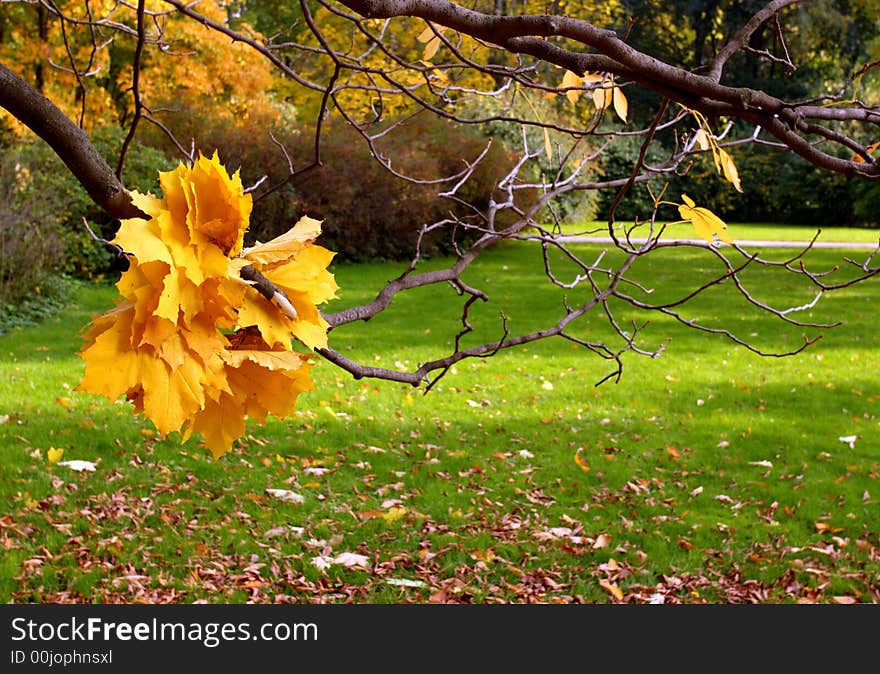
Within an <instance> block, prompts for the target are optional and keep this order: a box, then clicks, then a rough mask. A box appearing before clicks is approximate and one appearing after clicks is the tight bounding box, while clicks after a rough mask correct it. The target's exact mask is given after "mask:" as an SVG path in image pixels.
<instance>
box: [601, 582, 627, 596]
mask: <svg viewBox="0 0 880 674" xmlns="http://www.w3.org/2000/svg"><path fill="white" fill-rule="evenodd" d="M599 587H601V588H602V589H603V590H605V591H606V592H607V593H608V594H610V595H611V596H612V597H614V598H615V599H616V600H617V601H623V591H622V590H621V589H620V588H619V587H618V586H617V583H612V582H610V581H607V580H605V579H604V578H601V579H599Z"/></svg>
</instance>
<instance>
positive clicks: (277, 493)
mask: <svg viewBox="0 0 880 674" xmlns="http://www.w3.org/2000/svg"><path fill="white" fill-rule="evenodd" d="M266 493H267V494H269V496H271V497H272V498H277V499H278V500H279V501H284V502H286V503H303V502H304V501H305V500H306V499H305V497H304V496H302V495H301V494H297V493H296V492H293V491H290V490H289V489H266Z"/></svg>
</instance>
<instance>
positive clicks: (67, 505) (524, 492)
mask: <svg viewBox="0 0 880 674" xmlns="http://www.w3.org/2000/svg"><path fill="white" fill-rule="evenodd" d="M733 233H734V236H735V237H739V236H740V235H739V234H738V233H736V231H735V230H734V232H733ZM749 236H750V237H751V235H749ZM740 238H743V237H740ZM755 238H758V237H755ZM581 250H583V251H585V252H587V253H588V254H589V255H594V254H595V252H597V251H598V247H593V248H590V247H588V246H584V247H583V248H581ZM842 254H845V253H841V252H840V251H829V250H820V251H813V252H812V253H811V254H810V255H809V257H808V263H809V265H810V266H811V267H814V268H816V269H820V268H826V267H831V266H833V265H834V264H835V262H838V261H839V259H840V257H841V255H842ZM611 255H612V254H609V256H611ZM862 255H864V253H862ZM651 258H652V259H650V260H645V261H644V263H640V264H639V265H637V267H636V268H635V269H634V274H635V275H636V276H637V278H638V279H639V280H640V281H642V283H644V284H647V285H649V286H654V287H656V288H657V291H656V293H655V295H656V296H663V297H667V296H668V297H675V296H679V295H682V294H684V293H685V292H687V291H688V289H690V288H692V287H693V286H694V285H695V284H697V283H699V279H700V278H703V276H704V274H705V273H706V272H707V271H709V270H711V269H714V268H715V262H714V261H713V258H712V257H711V254H709V253H708V252H707V251H700V250H696V249H676V250H670V251H664V252H663V255H662V257H661V256H656V257H654V256H651ZM652 260H654V261H652ZM399 271H400V269H399V268H398V267H396V266H394V265H357V266H340V267H339V268H337V269H336V270H335V273H336V275H337V280H338V282H339V284H340V286H341V291H340V299H339V300H337V301H336V303H335V305H334V306H332V307H329V309H330V310H333V309H336V308H341V307H343V306H346V305H349V304H354V303H358V302H361V301H364V300H366V299H369V298H371V297H372V295H373V294H374V293H375V292H376V290H377V289H378V288H379V287H380V286H381V284H382V283H383V282H384V281H385V280H387V279H390V278H393V277H394V276H396V275H397V274H398V273H399ZM560 273H563V274H564V270H562V269H560ZM467 280H468V282H470V283H471V284H473V285H478V286H479V287H481V288H483V289H485V290H486V291H487V292H488V293H489V295H490V296H491V298H492V302H491V303H489V304H487V305H481V306H480V307H478V310H476V311H474V312H473V314H472V319H473V322H474V324H475V326H476V330H475V334H474V335H473V336H470V337H469V338H468V340H469V341H468V343H475V342H476V340H478V339H483V338H488V339H495V338H498V337H499V336H500V334H501V330H502V322H501V318H500V316H499V309H500V308H502V307H503V309H504V312H505V315H506V316H507V320H508V323H509V327H510V329H511V331H512V333H513V334H516V333H518V332H521V331H524V330H531V329H535V328H537V327H541V326H544V325H548V324H550V323H552V322H554V321H555V320H556V319H557V318H558V317H559V315H560V313H559V312H560V306H561V301H562V294H561V292H560V291H559V290H558V289H555V288H553V287H552V286H550V285H549V284H548V283H547V282H546V279H545V278H544V277H543V275H542V267H541V264H540V257H539V255H538V250H537V247H535V246H531V245H528V244H517V245H508V246H503V247H501V248H499V249H498V250H496V251H493V252H492V253H491V254H490V255H487V256H486V257H485V259H484V260H482V261H481V262H480V263H479V264H478V265H477V266H476V267H474V268H473V269H471V270H470V271H469V272H468V276H467ZM747 280H748V281H749V282H751V283H752V284H753V285H754V287H755V288H756V294H757V295H758V296H759V297H760V298H761V299H763V300H771V299H773V300H776V301H779V302H780V303H781V304H784V305H800V304H804V303H806V302H808V301H809V300H811V299H812V291H811V290H809V289H807V288H804V287H802V286H800V285H798V284H794V283H792V281H791V280H790V279H786V278H785V277H783V276H782V275H780V274H773V273H766V274H764V273H763V272H762V270H756V271H754V272H752V273H751V274H750V275H749V276H748V278H747ZM114 293H115V289H114V288H112V287H103V288H83V289H82V290H81V291H80V292H79V293H78V296H77V300H76V303H75V304H74V305H73V306H71V307H70V308H68V309H67V310H66V311H65V312H64V313H63V314H61V315H59V316H57V317H55V318H52V319H50V320H47V321H46V322H44V323H42V324H41V325H39V326H36V327H32V328H20V329H16V330H13V331H12V332H11V333H9V334H7V335H5V336H2V337H0V356H2V360H0V420H2V422H3V423H2V424H0V451H2V452H3V457H2V461H0V471H2V481H0V493H2V499H3V501H4V504H5V507H4V512H3V515H2V517H0V543H2V545H3V549H4V551H3V555H2V557H0V599H2V600H3V601H7V602H8V601H15V602H192V601H196V600H208V601H211V602H244V601H249V600H250V601H255V602H273V601H274V602H288V601H290V602H294V601H295V602H391V603H400V602H427V601H461V602H578V601H581V602H612V601H628V602H633V603H642V602H648V601H655V602H659V601H661V600H662V601H664V602H667V603H670V602H682V603H697V602H748V601H756V602H774V603H775V602H797V601H801V602H814V601H815V602H846V603H849V602H853V601H859V602H877V601H880V593H878V585H880V538H878V536H880V508H878V498H880V452H878V449H877V448H878V446H880V420H878V417H877V412H878V405H880V388H878V381H880V378H878V374H880V371H878V367H880V360H878V358H877V353H878V349H880V337H878V335H877V327H878V321H877V318H876V306H877V301H878V299H880V290H878V287H877V283H876V282H869V283H867V284H863V285H861V286H856V287H853V288H850V289H848V290H845V291H843V292H841V293H839V294H837V295H835V296H832V297H829V298H827V299H826V300H825V301H824V302H822V303H820V304H819V305H818V306H817V307H816V308H815V309H814V310H813V311H812V312H811V314H810V318H811V319H812V320H823V321H825V320H836V319H840V320H842V321H844V325H843V326H841V327H838V328H836V329H834V330H826V331H816V330H804V329H800V328H794V327H792V326H786V325H784V324H782V323H780V322H779V321H778V320H771V318H770V317H767V316H762V315H758V314H756V313H755V311H754V310H752V309H751V308H749V307H746V306H744V303H743V302H742V301H741V300H739V299H738V298H737V297H736V296H735V295H734V294H733V293H731V292H730V286H729V284H722V285H721V286H719V287H718V288H716V289H714V290H713V291H712V292H711V293H709V294H707V295H706V296H705V297H700V298H698V301H697V302H695V303H694V306H693V308H692V309H691V310H690V313H689V314H688V315H690V316H698V317H700V318H701V320H704V321H706V322H708V323H710V324H713V325H725V326H728V327H731V328H732V329H734V330H735V331H736V332H737V333H738V334H740V335H742V336H743V337H746V338H748V339H750V340H751V341H753V342H755V343H756V344H757V345H759V346H760V347H761V348H764V349H767V350H788V349H791V348H794V347H795V346H796V345H798V344H799V343H801V341H802V338H803V334H805V333H806V334H808V335H811V336H815V334H817V332H824V336H823V338H822V339H821V340H820V341H819V342H818V343H817V344H815V345H814V346H812V347H811V348H810V349H808V350H807V351H806V352H804V353H802V354H801V355H799V356H796V357H793V358H782V359H777V358H761V357H759V356H756V355H755V354H752V353H750V352H748V351H747V350H745V349H743V348H740V347H736V346H734V345H732V344H731V343H729V342H727V341H725V340H723V339H720V338H716V337H713V336H710V335H705V334H697V333H695V332H692V331H688V330H686V329H684V328H682V327H681V326H679V325H677V324H675V323H674V322H673V321H671V320H670V319H669V318H667V317H664V316H654V317H652V321H653V322H652V324H651V325H650V326H649V328H648V329H647V331H646V332H645V337H644V339H645V342H644V344H645V346H647V347H656V346H658V345H660V344H662V343H664V342H665V341H666V340H667V339H668V340H670V341H669V344H668V346H667V347H666V350H665V353H664V355H663V356H662V357H661V358H657V359H650V358H644V357H639V356H635V355H633V354H630V355H629V356H628V357H627V358H626V359H625V362H624V366H625V367H624V373H623V378H622V380H621V381H620V383H617V384H615V383H613V382H611V383H606V384H603V385H602V386H599V387H596V386H595V385H594V384H595V383H596V382H597V381H598V380H599V379H601V378H602V377H604V376H605V374H607V372H608V371H609V364H608V363H607V362H605V361H602V360H601V359H599V358H597V357H596V356H595V355H592V354H591V353H589V352H587V351H586V350H585V349H583V348H580V347H577V346H576V345H573V344H572V343H570V342H567V341H563V340H555V341H546V342H543V343H536V344H531V345H528V346H526V347H520V348H515V349H511V350H509V351H507V352H504V353H502V354H499V355H498V356H497V357H495V358H491V359H480V360H476V359H475V360H466V361H463V362H461V363H459V364H458V365H457V366H456V367H455V368H454V369H453V370H452V371H451V372H450V373H449V374H448V375H447V377H446V378H444V379H443V380H441V381H440V382H439V383H438V384H437V386H436V387H435V389H434V390H433V391H432V392H431V393H429V394H428V395H423V394H422V392H421V391H419V390H416V389H412V388H410V387H406V386H403V385H399V384H393V383H388V382H381V381H370V380H361V381H355V380H353V379H352V378H351V377H350V376H348V375H347V374H346V373H344V372H341V371H338V370H336V369H334V368H333V367H332V366H331V365H329V364H327V363H319V365H318V366H316V367H315V369H314V374H315V378H316V383H317V386H318V388H317V390H316V391H314V392H312V393H309V394H304V395H303V396H302V397H301V398H300V401H301V405H300V410H299V412H298V414H297V416H296V417H295V418H293V419H290V420H287V421H283V422H282V421H277V420H270V422H269V423H267V424H266V425H265V426H258V425H251V426H249V434H248V436H247V437H246V438H245V439H244V440H243V441H242V442H240V443H239V445H238V446H237V448H236V449H235V451H233V452H232V453H231V454H229V455H227V456H225V457H224V458H222V459H221V460H219V461H214V460H212V459H211V457H210V453H209V452H208V451H207V450H206V449H205V448H203V447H200V446H199V444H198V442H197V441H196V440H195V439H192V440H190V441H189V442H188V443H186V444H181V442H180V438H179V437H177V436H171V437H168V438H165V439H160V438H158V437H156V435H155V433H154V432H153V430H152V429H151V426H150V425H149V423H147V422H144V421H143V420H142V419H140V418H138V417H135V416H133V415H132V413H131V410H130V408H129V406H128V405H126V404H124V403H117V404H109V403H107V402H106V401H104V400H103V399H99V398H96V397H92V396H88V395H85V394H80V393H77V392H75V391H74V390H73V389H74V387H75V386H76V384H77V382H78V380H79V377H80V376H81V374H82V370H83V368H82V364H81V362H80V361H79V359H78V357H77V356H76V352H77V350H78V348H79V347H80V344H81V336H80V335H79V332H80V330H81V329H82V327H83V326H84V325H85V324H86V323H87V321H88V318H89V316H90V315H91V314H93V313H95V312H98V311H102V310H104V309H106V308H108V307H110V306H111V304H112V298H113V296H114ZM569 299H570V300H571V301H574V300H575V299H576V298H575V297H573V296H571V297H570V298H569ZM460 306H461V299H460V298H459V297H458V296H456V295H455V293H454V292H453V291H452V290H451V289H448V288H436V287H435V288H431V289H424V290H421V291H418V292H414V293H410V294H408V296H406V297H399V298H397V299H396V300H395V302H394V304H393V305H392V307H391V309H389V311H388V312H386V313H385V314H383V315H382V316H379V317H377V318H375V319H373V320H372V321H370V322H369V323H361V324H355V325H349V326H344V327H342V328H340V329H338V330H336V331H334V332H333V333H331V344H333V345H334V346H335V347H336V348H337V349H339V350H341V351H343V352H344V353H346V354H347V355H350V356H352V357H355V358H357V359H361V360H364V361H367V362H369V363H372V364H376V365H381V366H387V367H395V366H397V367H409V368H415V367H416V366H417V364H418V363H419V362H420V361H423V360H425V359H427V358H430V357H437V356H438V355H443V354H444V353H446V352H447V350H448V349H450V348H451V346H452V343H453V339H454V335H455V332H456V331H457V327H456V323H455V320H456V317H457V316H458V313H459V310H460ZM616 309H617V310H618V311H619V318H620V320H621V321H623V322H624V323H626V322H627V321H628V320H629V319H635V318H637V316H636V315H634V314H632V313H631V312H627V311H625V310H624V308H623V307H616ZM577 333H578V334H579V335H581V336H585V337H587V338H588V339H591V340H598V339H600V338H608V339H610V338H611V337H610V335H609V330H608V328H607V326H606V325H605V324H604V322H603V320H601V317H600V316H595V317H590V318H588V319H587V320H586V321H584V323H583V324H582V325H580V326H579V327H578V329H577ZM846 436H856V440H855V441H854V443H853V447H850V445H849V444H848V443H846V442H843V441H841V440H840V438H841V437H846ZM50 448H55V449H63V450H64V457H63V458H64V459H65V460H67V459H82V460H88V461H93V462H96V464H97V469H96V471H95V472H74V471H72V470H70V469H69V468H67V467H65V466H60V465H57V464H52V463H49V462H48V461H47V452H48V450H49V449H50ZM267 489H285V490H291V491H293V492H295V493H296V494H299V495H301V496H302V497H303V501H302V503H290V502H284V501H281V500H279V499H277V498H274V497H272V496H271V495H270V494H269V493H267V491H266V490H267Z"/></svg>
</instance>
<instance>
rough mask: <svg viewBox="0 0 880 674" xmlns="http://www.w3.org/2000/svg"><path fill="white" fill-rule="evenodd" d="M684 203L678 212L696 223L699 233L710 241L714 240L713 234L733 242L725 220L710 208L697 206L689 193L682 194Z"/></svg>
mask: <svg viewBox="0 0 880 674" xmlns="http://www.w3.org/2000/svg"><path fill="white" fill-rule="evenodd" d="M681 198H682V200H683V201H684V204H680V205H679V207H678V212H679V214H680V215H681V217H682V219H683V220H689V221H690V222H692V223H693V225H694V230H695V231H696V232H697V234H698V235H699V236H701V237H703V238H704V239H706V241H708V242H709V243H712V241H713V235H714V236H717V237H718V238H719V239H721V240H722V241H724V242H725V243H733V239H732V238H730V235H729V234H728V233H727V225H726V224H725V222H724V220H722V219H721V218H719V217H718V216H717V215H715V214H714V213H713V212H712V211H710V210H709V209H708V208H703V207H702V206H697V205H696V203H694V200H693V199H691V198H690V197H689V196H688V195H687V194H682V195H681Z"/></svg>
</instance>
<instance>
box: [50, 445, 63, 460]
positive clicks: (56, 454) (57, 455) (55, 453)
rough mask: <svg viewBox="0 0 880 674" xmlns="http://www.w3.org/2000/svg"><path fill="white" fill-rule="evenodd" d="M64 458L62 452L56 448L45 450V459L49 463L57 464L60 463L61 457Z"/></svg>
mask: <svg viewBox="0 0 880 674" xmlns="http://www.w3.org/2000/svg"><path fill="white" fill-rule="evenodd" d="M62 456H64V450H63V449H58V448H56V447H49V449H47V450H46V459H47V460H48V461H49V463H58V462H59V461H61V457H62Z"/></svg>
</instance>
